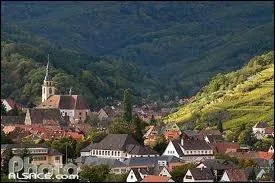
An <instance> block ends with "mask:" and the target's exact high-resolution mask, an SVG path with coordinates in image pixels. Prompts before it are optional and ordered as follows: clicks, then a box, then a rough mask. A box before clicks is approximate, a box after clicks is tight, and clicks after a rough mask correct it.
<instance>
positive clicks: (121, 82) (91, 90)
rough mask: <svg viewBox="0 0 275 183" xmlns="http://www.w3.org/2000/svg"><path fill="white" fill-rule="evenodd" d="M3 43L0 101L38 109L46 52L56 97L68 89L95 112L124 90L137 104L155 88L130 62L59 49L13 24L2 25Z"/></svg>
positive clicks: (66, 92)
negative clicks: (32, 104)
mask: <svg viewBox="0 0 275 183" xmlns="http://www.w3.org/2000/svg"><path fill="white" fill-rule="evenodd" d="M1 39H2V41H1V98H6V97H10V98H13V99H15V100H17V101H19V102H22V103H25V104H26V103H30V102H33V103H35V104H39V103H40V102H41V85H42V83H43V79H44V76H45V66H46V63H47V54H48V53H49V54H50V66H51V68H50V74H51V75H52V76H53V81H54V83H55V86H56V88H57V89H58V92H59V93H60V94H68V92H69V88H70V87H72V94H82V95H84V97H85V98H86V99H87V100H88V102H89V104H90V106H91V107H93V108H98V107H101V106H103V105H105V104H106V103H107V102H108V100H107V97H109V98H110V97H112V98H113V99H120V100H121V99H122V96H123V90H124V89H125V88H131V89H133V92H134V95H135V96H136V102H138V100H137V99H139V98H140V97H141V96H142V95H145V96H148V95H149V94H150V93H153V92H156V91H155V90H156V88H157V87H156V86H157V85H158V84H157V83H156V82H155V81H154V80H152V79H151V76H150V75H149V74H146V73H144V72H142V71H140V69H139V67H138V66H137V65H136V64H134V63H131V62H123V61H119V60H114V59H110V58H104V57H91V56H86V55H83V54H80V53H78V52H77V51H72V50H70V49H64V48H59V47H56V46H55V45H53V44H51V43H50V42H49V41H47V40H46V39H42V38H40V37H37V36H34V35H32V34H30V33H28V32H26V31H23V30H21V29H20V28H18V27H17V26H15V25H11V24H4V26H3V27H2V34H1Z"/></svg>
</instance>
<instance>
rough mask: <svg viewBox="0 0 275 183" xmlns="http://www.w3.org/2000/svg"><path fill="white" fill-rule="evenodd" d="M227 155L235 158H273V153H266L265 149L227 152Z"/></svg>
mask: <svg viewBox="0 0 275 183" xmlns="http://www.w3.org/2000/svg"><path fill="white" fill-rule="evenodd" d="M228 154H229V156H231V157H236V158H244V159H247V158H250V159H256V158H262V159H266V160H269V159H272V158H273V153H268V152H265V151H255V152H230V153H228Z"/></svg>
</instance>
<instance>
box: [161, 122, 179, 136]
mask: <svg viewBox="0 0 275 183" xmlns="http://www.w3.org/2000/svg"><path fill="white" fill-rule="evenodd" d="M169 131H176V132H178V133H179V134H180V135H181V130H180V128H179V126H178V125H177V124H176V123H168V124H167V125H166V127H165V129H164V132H169Z"/></svg>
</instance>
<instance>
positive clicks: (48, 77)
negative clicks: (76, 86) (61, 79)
mask: <svg viewBox="0 0 275 183" xmlns="http://www.w3.org/2000/svg"><path fill="white" fill-rule="evenodd" d="M49 65H50V55H49V54H48V63H47V67H46V75H45V78H44V81H50V80H51V78H50V75H49Z"/></svg>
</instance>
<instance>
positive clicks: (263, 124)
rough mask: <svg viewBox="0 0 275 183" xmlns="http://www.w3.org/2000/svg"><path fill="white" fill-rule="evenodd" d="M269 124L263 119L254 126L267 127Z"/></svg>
mask: <svg viewBox="0 0 275 183" xmlns="http://www.w3.org/2000/svg"><path fill="white" fill-rule="evenodd" d="M267 127H269V125H268V124H267V123H266V122H265V121H260V122H259V123H257V124H256V125H255V128H267Z"/></svg>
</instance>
